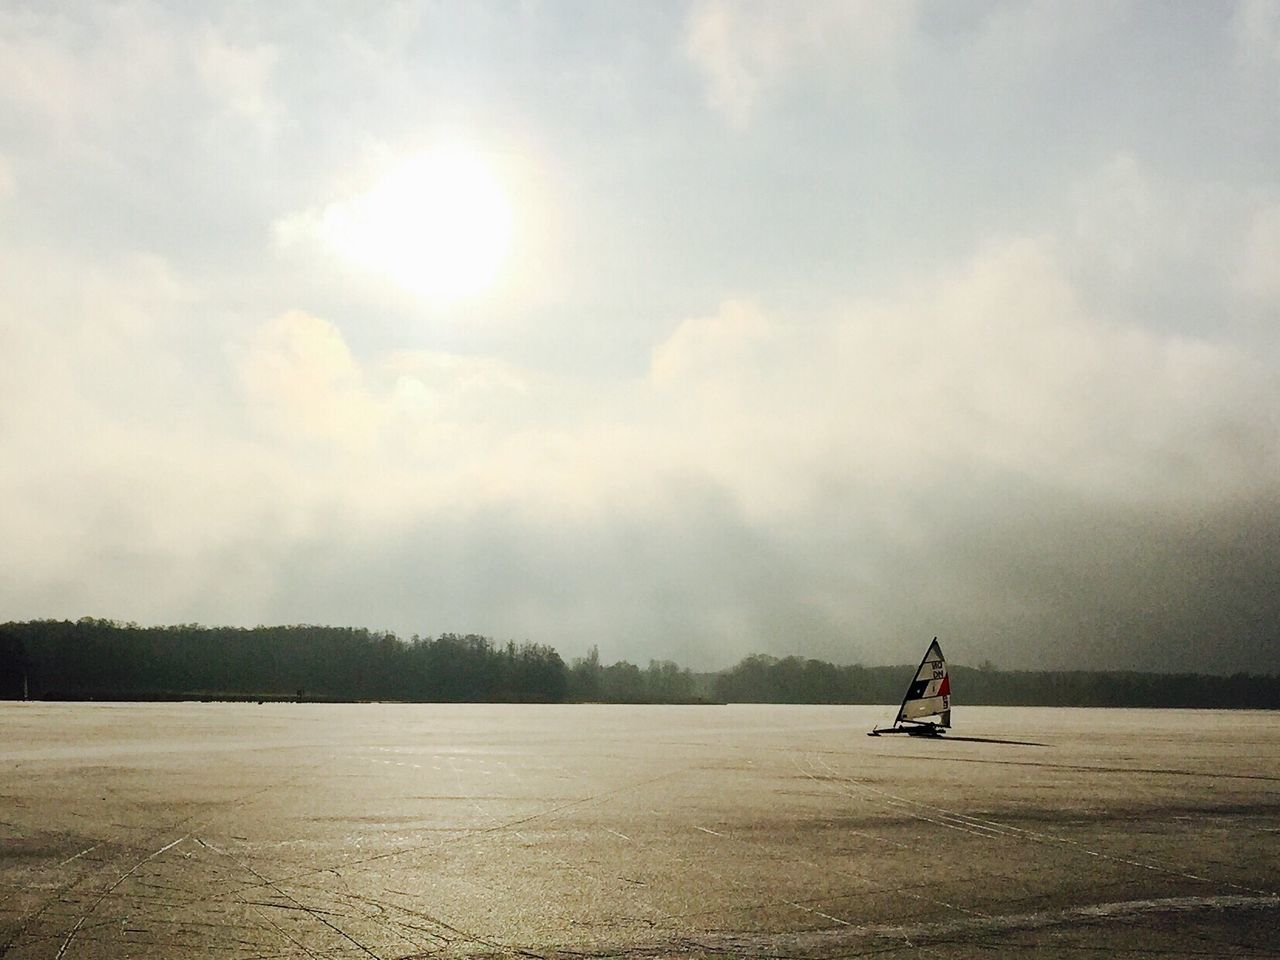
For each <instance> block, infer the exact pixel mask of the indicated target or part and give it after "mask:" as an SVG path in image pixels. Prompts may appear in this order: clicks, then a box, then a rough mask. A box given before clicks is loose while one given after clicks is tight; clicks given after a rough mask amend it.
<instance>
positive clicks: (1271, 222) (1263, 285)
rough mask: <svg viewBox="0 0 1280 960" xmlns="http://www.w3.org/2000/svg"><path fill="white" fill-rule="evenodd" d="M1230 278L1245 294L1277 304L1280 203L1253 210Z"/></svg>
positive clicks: (1279, 283)
mask: <svg viewBox="0 0 1280 960" xmlns="http://www.w3.org/2000/svg"><path fill="white" fill-rule="evenodd" d="M1234 279H1235V282H1236V286H1237V288H1238V289H1239V290H1240V292H1242V293H1243V294H1244V295H1245V296H1247V297H1251V298H1253V299H1255V300H1259V301H1262V302H1264V303H1271V304H1273V305H1280V203H1273V204H1270V205H1267V206H1263V207H1261V208H1260V209H1258V210H1257V211H1256V212H1255V213H1254V215H1253V219H1252V222H1251V223H1250V224H1249V226H1248V229H1247V232H1246V233H1245V240H1244V250H1243V253H1242V255H1241V257H1240V263H1239V266H1238V268H1237V270H1236V274H1235V278H1234Z"/></svg>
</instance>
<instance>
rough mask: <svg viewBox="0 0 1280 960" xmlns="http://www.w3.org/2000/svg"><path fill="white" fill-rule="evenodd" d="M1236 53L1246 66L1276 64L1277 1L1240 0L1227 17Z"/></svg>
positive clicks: (1279, 49) (1279, 59) (1279, 55)
mask: <svg viewBox="0 0 1280 960" xmlns="http://www.w3.org/2000/svg"><path fill="white" fill-rule="evenodd" d="M1231 28H1232V34H1233V36H1234V38H1235V42H1236V51H1237V54H1238V56H1239V58H1240V60H1241V61H1242V63H1244V64H1245V65H1246V66H1256V67H1262V68H1266V69H1270V70H1275V69H1276V68H1280V3H1277V2H1276V0H1240V2H1239V3H1238V4H1237V5H1236V8H1235V11H1234V13H1233V14H1232V17H1231Z"/></svg>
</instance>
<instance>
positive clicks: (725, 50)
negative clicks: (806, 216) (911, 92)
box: [684, 0, 916, 127]
mask: <svg viewBox="0 0 1280 960" xmlns="http://www.w3.org/2000/svg"><path fill="white" fill-rule="evenodd" d="M915 15H916V14H915V4H914V3H912V2H909V0H903V2H895V3H879V2H875V0H844V2H839V0H820V2H811V3H805V4H801V5H792V4H783V3H777V2H768V0H765V2H759V0H757V2H746V3H731V2H728V0H702V2H700V3H699V4H698V5H697V6H696V7H694V9H693V11H692V13H691V14H690V17H689V20H688V24H687V27H686V33H685V39H684V52H685V55H686V56H687V57H688V58H689V59H690V60H691V61H693V63H694V65H695V66H697V67H698V69H699V70H700V71H701V72H702V73H703V75H704V78H705V81H706V84H707V101H708V103H710V105H711V106H712V107H714V108H715V109H717V110H719V111H721V112H722V113H723V114H724V115H725V116H726V118H727V119H728V121H729V122H730V123H731V124H732V125H734V126H737V127H742V126H745V125H746V124H747V123H748V122H749V120H750V119H751V115H752V112H753V111H754V110H755V109H756V107H757V105H758V103H759V102H760V101H761V100H762V99H764V98H765V97H767V96H768V95H770V94H771V93H773V92H775V91H776V90H778V89H779V88H782V87H784V86H786V84H787V83H788V82H789V81H790V80H791V79H793V76H794V75H795V74H797V73H805V74H811V73H813V72H817V73H819V74H821V75H824V76H826V77H827V78H828V79H834V80H835V81H836V82H837V83H840V84H842V85H843V84H844V83H849V82H855V81H854V79H853V78H856V79H857V80H860V81H862V82H864V83H865V82H867V81H868V77H869V76H870V75H873V74H874V73H876V72H877V71H884V70H887V69H889V68H891V67H892V66H893V64H894V62H895V60H896V56H897V52H898V48H899V46H900V45H901V44H902V42H903V40H904V39H905V37H906V36H907V35H908V34H909V32H910V30H911V28H912V26H913V25H914V23H915Z"/></svg>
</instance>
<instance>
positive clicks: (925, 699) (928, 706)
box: [894, 637, 951, 727]
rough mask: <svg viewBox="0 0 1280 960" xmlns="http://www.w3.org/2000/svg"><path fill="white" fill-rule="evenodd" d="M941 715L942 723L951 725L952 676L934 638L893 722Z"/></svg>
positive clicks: (940, 724)
mask: <svg viewBox="0 0 1280 960" xmlns="http://www.w3.org/2000/svg"><path fill="white" fill-rule="evenodd" d="M934 716H936V717H940V718H941V722H940V723H939V726H943V727H949V726H951V680H950V678H949V677H948V676H947V661H946V660H945V659H944V658H943V656H942V648H941V647H940V646H938V638H937V637H934V638H933V643H931V644H929V649H928V651H927V652H926V653H925V655H924V659H923V660H921V661H920V668H919V669H918V670H916V676H915V679H914V680H913V681H911V686H909V687H908V688H907V695H906V696H905V697H903V698H902V706H901V707H899V708H898V716H897V718H896V719H895V720H894V723H899V722H901V721H903V720H919V719H920V718H921V717H934Z"/></svg>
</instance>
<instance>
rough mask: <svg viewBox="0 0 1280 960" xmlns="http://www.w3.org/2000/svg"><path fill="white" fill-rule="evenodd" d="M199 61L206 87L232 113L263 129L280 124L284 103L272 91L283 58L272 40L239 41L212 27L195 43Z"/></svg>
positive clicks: (199, 69)
mask: <svg viewBox="0 0 1280 960" xmlns="http://www.w3.org/2000/svg"><path fill="white" fill-rule="evenodd" d="M195 46H196V50H195V64H196V69H197V71H198V73H199V75H200V79H201V81H202V82H203V84H204V86H205V89H206V90H207V91H208V92H209V94H210V95H211V96H213V97H214V99H215V100H216V101H218V102H219V103H220V104H221V105H222V107H223V109H224V110H225V111H226V112H227V113H229V114H231V115H232V116H236V117H240V118H242V119H244V120H246V121H248V122H249V123H251V124H253V125H254V126H256V127H258V128H259V129H261V130H262V131H263V132H267V133H269V132H270V131H271V130H272V129H273V128H274V127H275V125H276V122H277V120H278V118H279V115H280V111H281V107H280V105H279V103H278V102H277V101H276V99H275V97H274V96H273V95H272V93H271V77H272V73H273V71H274V69H275V65H276V61H277V60H278V58H279V54H278V51H277V50H276V48H275V47H274V46H273V45H271V44H266V43H254V44H249V45H242V44H236V43H233V42H231V41H229V40H227V39H226V38H225V37H223V36H221V35H220V34H218V33H216V32H214V31H212V30H210V31H208V32H206V34H205V36H204V37H203V39H202V40H200V41H199V42H198V43H196V44H195Z"/></svg>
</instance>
